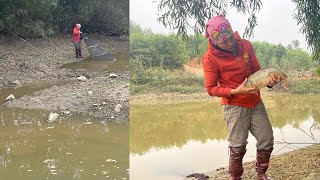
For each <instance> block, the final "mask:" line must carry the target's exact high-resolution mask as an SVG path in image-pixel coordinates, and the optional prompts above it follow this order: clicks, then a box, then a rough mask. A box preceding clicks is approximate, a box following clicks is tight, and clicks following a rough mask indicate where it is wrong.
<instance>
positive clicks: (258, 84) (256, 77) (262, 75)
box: [246, 68, 288, 89]
mask: <svg viewBox="0 0 320 180" xmlns="http://www.w3.org/2000/svg"><path fill="white" fill-rule="evenodd" d="M271 74H273V75H274V76H275V78H277V77H278V76H279V77H280V79H281V80H284V81H285V83H286V87H288V80H287V79H288V76H287V75H286V74H285V73H284V72H282V71H281V70H279V69H276V68H266V69H260V70H259V71H257V72H255V73H253V74H251V75H250V76H249V77H248V81H247V83H246V87H248V88H252V87H255V88H256V89H261V88H264V87H266V86H267V85H268V79H269V77H270V76H271Z"/></svg>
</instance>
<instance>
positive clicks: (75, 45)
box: [73, 41, 81, 50]
mask: <svg viewBox="0 0 320 180" xmlns="http://www.w3.org/2000/svg"><path fill="white" fill-rule="evenodd" d="M73 45H74V47H75V48H76V49H78V50H81V43H80V41H79V42H74V43H73Z"/></svg>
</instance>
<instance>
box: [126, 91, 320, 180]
mask: <svg viewBox="0 0 320 180" xmlns="http://www.w3.org/2000/svg"><path fill="white" fill-rule="evenodd" d="M319 99H320V95H319V94H317V95H290V96H268V97H264V102H265V105H266V107H267V111H268V114H269V117H270V120H271V122H272V125H273V130H274V136H275V142H276V144H275V149H274V151H273V154H274V155H276V154H281V153H285V152H288V151H291V150H293V149H297V148H300V147H304V146H306V145H308V144H304V143H315V142H316V141H315V140H314V139H316V140H317V142H320V111H319V107H320V101H319ZM130 121H131V122H130V129H131V131H130V152H131V153H130V172H131V173H130V179H132V180H138V179H154V180H157V179H159V180H162V179H166V180H171V179H183V178H184V177H185V176H186V175H188V174H191V173H193V172H207V171H210V170H214V169H216V168H219V167H224V166H227V165H228V149H227V147H228V142H227V141H226V138H227V135H228V132H227V129H226V125H225V122H224V120H223V112H222V107H221V105H220V104H219V102H196V103H176V104H156V105H131V106H130ZM284 141H286V142H289V143H297V144H291V145H286V144H285V143H284ZM248 142H249V144H248V145H247V149H248V152H247V153H246V155H245V157H244V161H251V160H254V159H255V143H256V141H255V139H254V138H253V137H252V136H251V135H250V136H249V139H248ZM300 143H301V144H300Z"/></svg>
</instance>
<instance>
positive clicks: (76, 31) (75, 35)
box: [72, 27, 80, 42]
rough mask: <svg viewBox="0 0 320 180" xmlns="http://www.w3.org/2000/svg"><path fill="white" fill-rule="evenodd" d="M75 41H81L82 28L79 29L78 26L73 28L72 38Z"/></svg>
mask: <svg viewBox="0 0 320 180" xmlns="http://www.w3.org/2000/svg"><path fill="white" fill-rule="evenodd" d="M72 41H73V42H79V41H80V29H78V28H77V27H74V28H73V38H72Z"/></svg>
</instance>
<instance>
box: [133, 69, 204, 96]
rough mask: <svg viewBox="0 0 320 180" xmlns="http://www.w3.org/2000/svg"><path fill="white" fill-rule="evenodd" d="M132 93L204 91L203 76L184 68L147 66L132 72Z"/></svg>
mask: <svg viewBox="0 0 320 180" xmlns="http://www.w3.org/2000/svg"><path fill="white" fill-rule="evenodd" d="M130 83H131V85H130V93H131V94H142V93H173V92H179V93H184V94H188V93H196V92H204V80H203V77H199V76H196V75H193V74H189V73H187V72H185V71H184V70H182V69H175V70H165V69H162V68H147V69H140V70H135V71H132V72H131V81H130Z"/></svg>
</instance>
